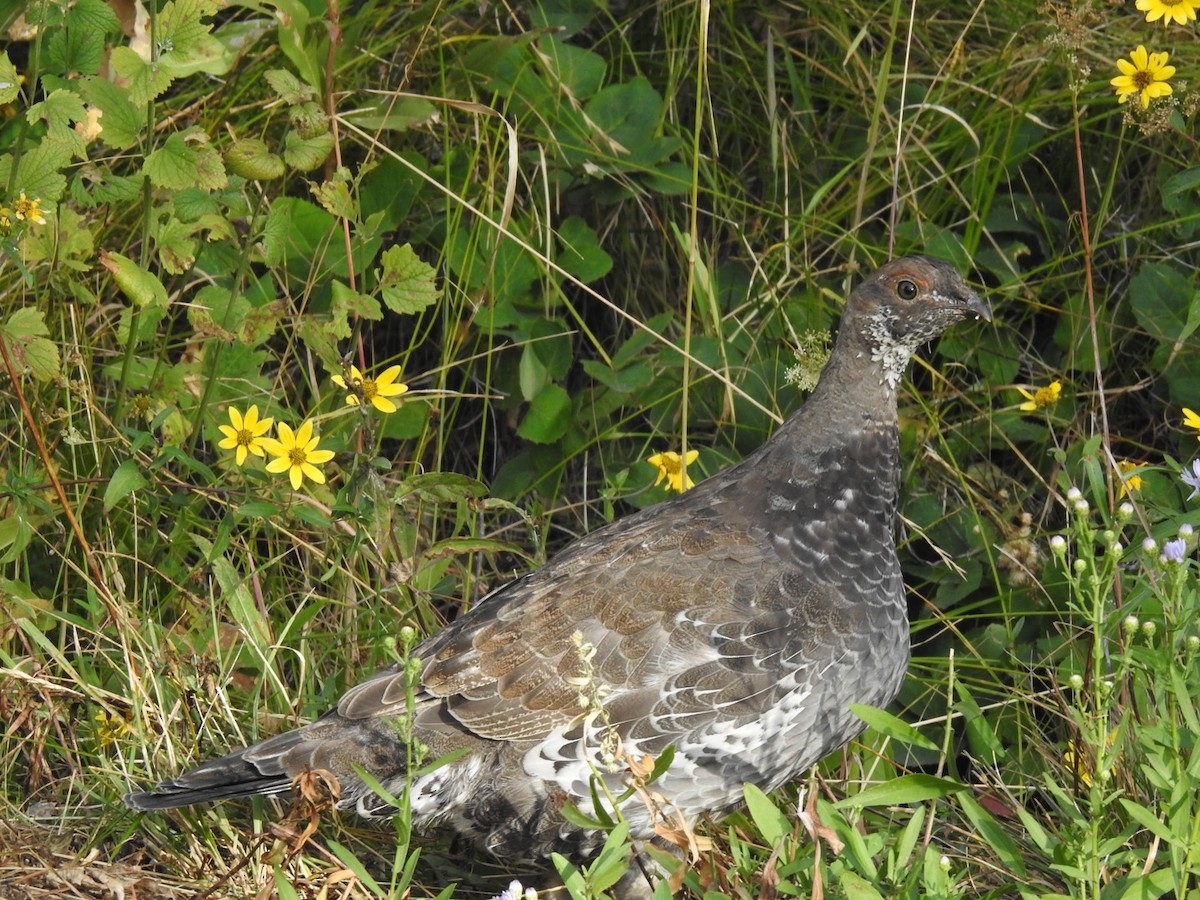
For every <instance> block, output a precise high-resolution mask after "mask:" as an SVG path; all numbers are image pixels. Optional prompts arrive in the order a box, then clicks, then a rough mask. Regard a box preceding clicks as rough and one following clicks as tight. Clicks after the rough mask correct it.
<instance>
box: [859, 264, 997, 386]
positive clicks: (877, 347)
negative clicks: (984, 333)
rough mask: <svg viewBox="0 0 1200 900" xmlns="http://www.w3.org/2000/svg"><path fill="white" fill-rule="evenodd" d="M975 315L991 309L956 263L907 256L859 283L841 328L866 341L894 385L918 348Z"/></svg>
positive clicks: (981, 315) (988, 313)
mask: <svg viewBox="0 0 1200 900" xmlns="http://www.w3.org/2000/svg"><path fill="white" fill-rule="evenodd" d="M972 317H973V318H983V319H987V320H988V321H991V318H992V312H991V309H990V308H989V307H988V305H987V303H985V302H984V301H983V299H982V298H981V297H980V296H979V295H978V294H976V293H975V292H974V291H973V290H971V288H969V287H968V286H967V283H966V282H965V281H963V279H962V276H961V275H959V274H958V272H957V271H956V270H955V269H954V267H953V266H951V265H950V264H949V263H945V262H942V261H941V260H938V259H933V258H931V257H928V256H906V257H903V258H901V259H894V260H892V261H891V262H889V263H886V264H885V265H884V266H882V267H881V268H880V269H879V270H878V271H876V272H875V273H874V274H872V275H870V276H869V277H868V278H867V279H866V280H865V281H864V282H863V283H862V284H860V285H859V286H858V287H857V288H855V290H854V292H853V293H851V295H850V299H849V300H848V301H847V303H846V311H845V314H844V315H843V317H842V327H841V331H842V332H843V333H847V335H848V337H849V336H851V335H852V336H853V338H854V339H856V340H859V341H862V342H865V343H866V344H867V346H868V348H869V349H870V353H871V358H872V359H873V360H875V361H876V362H879V363H880V364H881V365H882V367H883V378H884V380H885V381H886V382H887V384H888V386H889V387H890V388H892V389H893V390H894V389H895V388H896V386H897V385H898V384H899V383H900V378H901V376H902V375H903V374H904V369H905V367H906V366H907V365H908V361H909V359H911V358H912V355H913V353H915V352H916V351H917V348H919V347H920V346H921V345H922V344H924V343H926V342H927V341H930V340H932V339H933V338H935V337H937V336H938V335H939V334H941V333H942V332H943V331H944V330H945V329H946V328H948V327H949V326H951V325H953V324H954V323H955V322H959V321H961V320H963V319H967V318H972Z"/></svg>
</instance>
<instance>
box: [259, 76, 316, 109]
mask: <svg viewBox="0 0 1200 900" xmlns="http://www.w3.org/2000/svg"><path fill="white" fill-rule="evenodd" d="M264 77H265V78H266V80H267V84H269V85H270V86H271V90H273V91H274V92H275V93H276V94H278V95H279V99H280V100H282V101H283V102H284V103H289V104H295V103H304V102H306V101H308V100H312V99H313V98H314V97H316V95H317V92H316V91H315V90H313V89H312V88H311V87H309V86H308V85H307V84H305V83H304V82H303V81H301V80H300V79H299V78H297V77H296V76H295V75H293V74H292V73H291V72H289V71H287V70H286V69H270V70H269V71H268V72H267V74H266V75H265V76H264Z"/></svg>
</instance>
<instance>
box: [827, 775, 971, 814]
mask: <svg viewBox="0 0 1200 900" xmlns="http://www.w3.org/2000/svg"><path fill="white" fill-rule="evenodd" d="M965 787H966V785H964V784H961V783H960V782H957V781H952V780H950V779H949V778H938V777H936V776H934V775H922V774H920V773H918V774H913V775H900V776H898V777H896V778H893V779H891V780H890V781H885V782H884V783H883V784H876V785H872V786H871V787H869V788H867V789H865V790H863V791H860V792H859V793H857V794H855V795H854V796H853V797H846V798H845V799H843V800H839V801H838V802H837V803H835V804H834V807H836V808H837V809H846V808H855V807H860V806H895V805H898V804H902V803H922V802H924V801H925V800H934V799H936V798H938V797H946V796H949V795H950V794H957V793H958V792H959V791H962V790H964V789H965Z"/></svg>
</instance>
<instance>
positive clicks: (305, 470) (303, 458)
mask: <svg viewBox="0 0 1200 900" xmlns="http://www.w3.org/2000/svg"><path fill="white" fill-rule="evenodd" d="M319 442H320V438H318V437H317V436H316V435H314V434H313V423H312V419H305V421H304V424H303V425H301V426H300V427H299V428H297V429H296V430H295V431H292V429H291V427H290V426H288V425H285V424H284V423H282V422H280V423H279V440H277V441H276V440H272V439H271V438H263V439H262V444H263V447H264V448H265V449H266V451H267V452H268V453H270V454H271V455H272V456H274V457H275V459H273V460H271V461H270V462H269V463H267V471H268V472H274V473H279V472H287V473H288V475H289V476H290V477H291V479H292V490H294V491H298V490H300V485H302V484H303V483H304V479H305V478H307V479H308V480H309V481H313V482H316V483H317V484H324V483H325V473H324V472H322V471H321V470H320V469H318V468H317V466H319V465H321V464H322V463H327V462H329V461H330V460H331V459H333V451H332V450H318V449H317V444H318V443H319Z"/></svg>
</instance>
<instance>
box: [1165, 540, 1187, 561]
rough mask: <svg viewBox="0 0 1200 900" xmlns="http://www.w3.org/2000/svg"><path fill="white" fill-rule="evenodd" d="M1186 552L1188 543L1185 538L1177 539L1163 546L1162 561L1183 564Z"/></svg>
mask: <svg viewBox="0 0 1200 900" xmlns="http://www.w3.org/2000/svg"><path fill="white" fill-rule="evenodd" d="M1186 550H1187V541H1185V540H1184V539H1183V538H1175V540H1173V541H1167V542H1166V543H1165V544H1163V548H1162V559H1163V560H1164V561H1166V562H1175V563H1180V562H1183V554H1184V552H1185V551H1186Z"/></svg>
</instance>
